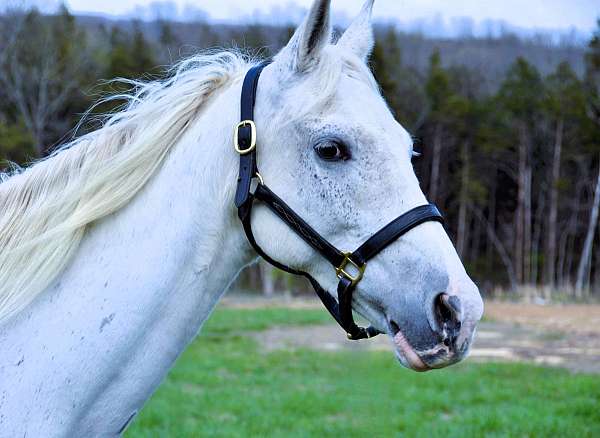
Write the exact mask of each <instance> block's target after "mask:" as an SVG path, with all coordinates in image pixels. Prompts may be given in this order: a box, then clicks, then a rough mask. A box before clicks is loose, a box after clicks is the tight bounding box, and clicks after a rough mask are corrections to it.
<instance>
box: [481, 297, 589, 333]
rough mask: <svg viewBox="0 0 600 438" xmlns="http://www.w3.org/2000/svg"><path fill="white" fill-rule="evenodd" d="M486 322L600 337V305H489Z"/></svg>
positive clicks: (493, 303) (494, 303)
mask: <svg viewBox="0 0 600 438" xmlns="http://www.w3.org/2000/svg"><path fill="white" fill-rule="evenodd" d="M485 318H486V319H489V320H492V321H498V322H508V323H513V324H519V325H524V326H530V327H536V328H540V329H545V330H551V331H559V332H565V333H580V334H588V335H596V336H600V305H598V304H564V305H558V304H552V305H536V304H522V303H502V302H486V303H485Z"/></svg>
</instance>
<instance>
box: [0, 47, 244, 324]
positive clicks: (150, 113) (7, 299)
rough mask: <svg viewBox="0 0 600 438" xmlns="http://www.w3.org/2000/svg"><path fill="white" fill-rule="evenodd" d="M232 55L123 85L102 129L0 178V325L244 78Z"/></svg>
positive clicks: (202, 58) (200, 59)
mask: <svg viewBox="0 0 600 438" xmlns="http://www.w3.org/2000/svg"><path fill="white" fill-rule="evenodd" d="M248 63H249V61H248V60H247V59H246V58H245V57H244V56H242V55H240V54H238V53H235V52H229V51H225V52H218V53H212V54H199V55H196V56H194V57H192V58H189V59H186V60H184V61H182V62H181V63H179V64H178V65H176V66H175V67H174V68H173V71H172V72H171V73H170V75H169V77H168V78H167V79H164V80H156V81H150V82H142V81H125V82H126V83H127V84H129V85H131V86H132V90H133V91H132V92H131V93H126V94H119V95H117V96H112V97H110V98H107V99H104V100H103V102H106V101H107V100H109V101H113V100H115V99H124V100H125V101H126V105H125V107H124V109H122V110H121V111H119V112H116V113H113V114H111V115H109V116H108V117H107V118H106V120H105V121H104V124H103V126H102V128H100V129H98V130H97V131H94V132H91V133H89V134H87V135H84V136H82V137H80V138H78V139H76V140H74V141H72V142H70V143H67V144H65V145H63V146H62V147H60V148H59V149H58V150H57V151H56V152H54V153H53V154H52V155H51V156H49V157H48V158H46V159H44V160H41V161H39V162H37V163H36V164H34V165H33V166H30V167H28V168H26V169H24V170H21V169H17V170H15V171H13V172H12V173H5V174H0V181H2V182H1V183H0V322H1V321H2V320H4V319H6V318H8V317H9V316H11V315H14V314H15V313H17V312H19V311H20V310H22V309H23V308H24V307H25V306H27V304H29V303H30V302H31V301H32V300H33V299H34V298H35V297H36V296H37V295H38V294H39V293H40V292H41V291H42V290H43V289H44V288H46V287H47V286H48V285H49V284H50V282H51V281H52V280H53V279H54V278H55V277H56V276H57V275H58V273H60V272H61V270H62V269H63V268H64V267H65V266H66V264H67V263H68V261H69V260H70V258H71V256H72V255H73V254H74V252H75V250H76V249H77V248H78V246H79V243H80V241H81V239H82V237H83V235H84V233H85V230H86V227H87V226H88V225H89V224H91V223H92V222H94V221H96V220H98V219H100V218H103V217H105V216H107V215H109V214H111V213H113V212H115V211H117V210H118V209H120V208H122V207H123V206H124V205H126V204H127V203H128V202H129V201H130V200H131V199H132V198H133V197H134V196H135V195H136V193H138V192H139V190H140V189H141V188H142V187H143V186H144V184H145V183H146V182H147V181H148V179H149V178H150V177H151V176H152V175H153V174H154V173H155V172H156V170H157V169H158V168H159V167H160V166H161V165H162V163H163V161H164V159H165V157H166V156H167V154H168V152H169V151H170V150H171V148H172V147H173V146H174V145H175V144H176V143H177V142H178V140H179V139H180V138H181V136H182V134H183V133H184V132H185V130H186V128H187V127H188V126H189V125H190V123H191V122H192V121H193V120H194V117H195V115H196V114H197V113H198V111H199V110H200V109H201V107H202V106H203V105H204V104H205V102H206V101H207V99H208V98H209V97H210V96H211V94H212V93H213V92H214V91H215V90H217V89H219V88H220V87H222V86H224V85H225V84H228V83H230V82H231V81H232V80H233V79H235V78H237V77H239V76H241V75H242V74H243V72H244V71H245V69H246V68H247V66H248Z"/></svg>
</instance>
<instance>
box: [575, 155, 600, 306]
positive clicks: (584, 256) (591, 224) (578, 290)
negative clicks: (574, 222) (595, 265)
mask: <svg viewBox="0 0 600 438" xmlns="http://www.w3.org/2000/svg"><path fill="white" fill-rule="evenodd" d="M599 210H600V166H599V167H598V177H597V179H596V188H595V189H594V200H593V202H592V208H591V210H590V218H589V221H588V227H587V232H586V234H585V241H584V243H583V250H582V252H581V258H580V259H579V266H578V268H577V278H576V280H575V294H576V295H577V297H581V296H582V293H583V289H584V287H586V284H585V282H586V280H587V279H588V278H589V271H590V267H591V262H592V243H593V242H594V232H595V231H596V224H597V223H598V211H599Z"/></svg>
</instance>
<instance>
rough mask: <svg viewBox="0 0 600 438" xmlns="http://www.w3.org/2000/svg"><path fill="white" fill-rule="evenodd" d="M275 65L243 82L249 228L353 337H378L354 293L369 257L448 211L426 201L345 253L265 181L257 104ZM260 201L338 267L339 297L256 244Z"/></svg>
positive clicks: (240, 134) (240, 194) (243, 200)
mask: <svg viewBox="0 0 600 438" xmlns="http://www.w3.org/2000/svg"><path fill="white" fill-rule="evenodd" d="M268 64H269V62H264V63H262V64H260V65H258V66H256V67H253V68H251V69H250V70H249V71H248V73H247V74H246V77H245V78H244V84H243V86H242V98H241V119H242V121H241V122H240V123H239V124H238V125H237V126H236V128H235V134H234V145H235V150H236V151H237V152H238V153H239V155H240V171H239V177H238V183H237V191H236V194H235V206H236V207H237V209H238V216H239V218H240V220H241V222H242V225H243V227H244V231H245V233H246V237H247V238H248V241H249V242H250V244H251V245H252V246H253V247H254V249H255V250H256V252H257V253H258V254H259V255H260V256H262V257H263V258H264V259H265V260H266V261H267V262H269V263H270V264H272V265H273V266H275V267H277V268H279V269H281V270H283V271H286V272H289V273H291V274H296V275H302V276H304V277H306V278H308V280H309V281H310V282H311V284H312V285H313V287H314V289H315V292H316V293H317V295H318V296H319V298H320V299H321V301H323V304H324V305H325V307H326V308H327V310H328V311H329V313H331V316H333V317H334V318H335V320H336V321H337V322H338V324H339V325H340V326H341V327H342V328H343V329H344V330H345V331H346V333H347V334H348V338H349V339H353V340H356V339H363V338H370V337H372V336H375V335H378V334H379V333H380V332H379V331H378V330H377V329H376V328H375V327H373V326H370V327H367V328H364V327H359V326H358V325H356V323H355V322H354V318H353V316H352V293H353V291H354V289H355V288H356V285H357V284H358V283H359V282H360V280H361V279H362V277H363V274H364V272H365V268H366V266H367V261H369V260H370V259H371V258H373V257H375V256H376V255H377V254H379V253H380V252H381V251H382V250H383V249H384V248H386V247H387V246H388V245H389V244H391V243H392V242H394V241H395V240H396V239H398V238H399V237H400V236H402V235H403V234H405V233H406V232H408V231H409V230H411V229H412V228H414V227H416V226H418V225H419V224H422V223H423V222H427V221H436V222H443V218H442V215H441V214H440V212H439V211H438V209H437V208H436V206H435V205H433V204H428V205H421V206H419V207H416V208H413V209H412V210H410V211H408V212H406V213H404V214H403V215H401V216H399V217H397V218H396V219H394V220H393V221H392V222H390V223H389V224H387V225H386V226H385V227H383V228H382V229H381V230H379V231H378V232H377V233H375V234H374V235H373V236H371V238H369V239H368V240H367V241H366V242H365V243H363V244H362V245H361V246H360V247H359V248H358V249H357V250H356V251H354V252H344V251H340V250H339V249H337V248H336V247H335V246H333V245H332V244H331V243H329V242H328V241H327V240H326V239H325V238H323V237H322V236H321V235H320V234H319V233H318V232H316V231H315V230H314V229H313V228H312V227H311V226H310V225H308V224H307V223H306V222H305V221H304V220H303V219H302V218H301V217H300V216H298V214H296V212H294V210H292V209H291V208H290V207H289V206H288V205H287V204H286V203H285V202H283V201H282V200H281V199H280V198H279V197H278V196H277V195H276V194H275V193H273V192H272V191H271V190H270V189H269V188H268V187H267V186H266V185H265V183H264V181H263V179H262V177H261V176H260V174H259V173H258V168H257V165H256V125H255V124H254V104H255V101H256V89H257V86H258V79H259V77H260V74H261V72H262V70H263V69H264V68H265V67H266V66H267V65H268ZM253 179H257V182H258V184H257V185H256V189H255V190H254V193H252V192H251V186H252V180H253ZM254 201H260V202H262V203H264V204H265V205H266V206H267V207H268V208H269V209H270V210H271V211H272V212H273V213H275V215H277V216H278V217H279V218H280V219H281V220H282V221H283V222H285V223H286V224H287V225H288V226H289V227H290V228H291V229H292V230H294V232H296V234H298V236H300V237H301V238H302V239H303V240H304V241H305V242H306V243H308V244H309V245H310V246H311V247H313V248H314V249H315V250H316V251H318V252H319V253H320V254H321V255H322V256H323V257H324V258H326V259H327V260H328V261H329V263H331V264H332V265H333V266H334V268H335V273H336V275H337V277H338V278H339V284H338V288H337V298H338V299H337V301H336V300H335V298H333V296H332V295H331V294H329V293H328V292H327V291H325V290H324V289H323V288H322V287H321V286H320V285H319V283H318V282H317V281H316V280H315V279H314V278H313V277H312V276H311V275H310V274H308V273H306V272H302V271H300V270H297V269H294V268H292V267H289V266H286V265H284V264H282V263H280V262H278V261H276V260H273V259H272V258H271V257H270V256H269V255H268V254H266V253H265V252H264V251H263V250H262V248H261V247H260V246H259V245H258V244H257V243H256V240H255V239H254V235H253V234H252V222H251V220H252V219H251V218H252V206H253V205H254Z"/></svg>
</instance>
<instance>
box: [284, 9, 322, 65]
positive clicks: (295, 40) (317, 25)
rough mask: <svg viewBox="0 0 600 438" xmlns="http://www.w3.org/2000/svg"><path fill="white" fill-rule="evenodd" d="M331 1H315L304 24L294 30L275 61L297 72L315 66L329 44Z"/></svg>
mask: <svg viewBox="0 0 600 438" xmlns="http://www.w3.org/2000/svg"><path fill="white" fill-rule="evenodd" d="M330 4H331V0H315V1H314V2H313V5H312V6H311V8H310V12H309V13H308V16H307V17H306V19H305V20H304V22H303V23H302V24H301V25H300V27H298V29H296V32H295V33H294V35H293V36H292V39H291V40H290V42H289V43H288V44H287V46H285V47H284V48H283V49H282V50H281V52H280V53H279V55H277V60H278V61H281V62H286V63H288V65H289V66H290V67H291V68H292V70H294V71H297V72H303V71H306V70H308V69H310V67H311V66H313V65H314V64H316V63H317V62H318V60H319V56H320V54H321V51H322V50H323V48H324V47H325V46H326V45H327V44H329V43H330V42H331V22H330V12H329V11H330Z"/></svg>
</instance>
